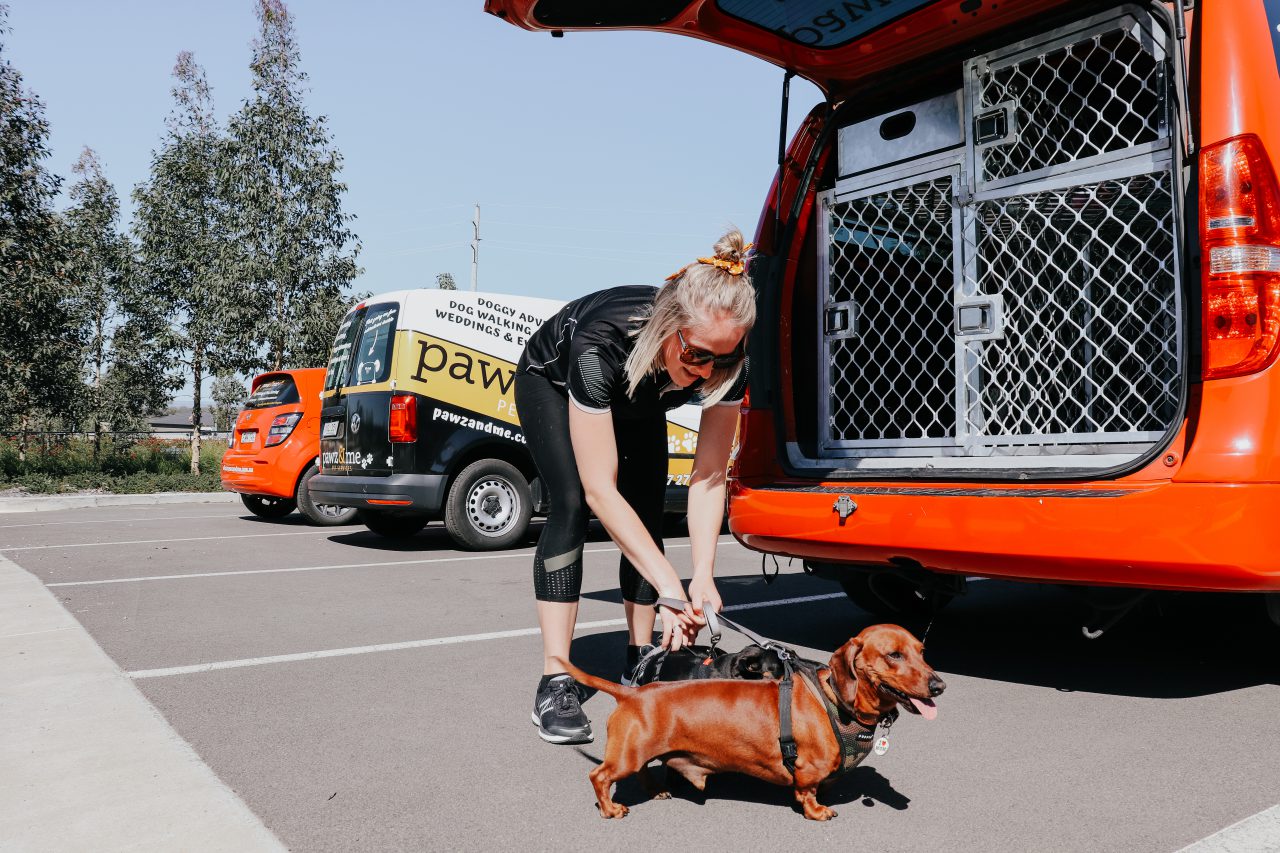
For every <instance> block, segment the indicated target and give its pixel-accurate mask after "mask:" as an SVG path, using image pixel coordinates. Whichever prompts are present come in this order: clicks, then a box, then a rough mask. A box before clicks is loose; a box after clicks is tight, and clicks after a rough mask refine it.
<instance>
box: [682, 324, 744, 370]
mask: <svg viewBox="0 0 1280 853" xmlns="http://www.w3.org/2000/svg"><path fill="white" fill-rule="evenodd" d="M676 338H677V339H678V340H679V341H680V360H681V361H682V362H684V363H685V364H691V365H694V366H697V365H702V364H706V363H707V362H711V366H712V367H714V368H715V369H716V370H724V369H726V368H729V367H735V366H736V365H737V364H738V362H740V361H742V358H743V356H745V355H746V351H745V350H744V349H743V345H744V344H745V343H746V340H747V339H746V338H745V337H744V338H743V339H742V340H740V341H738V345H737V346H736V347H734V350H733V352H731V353H729V354H728V355H716V354H715V353H713V352H707V351H706V350H704V349H701V348H699V347H691V346H689V345H688V344H687V343H685V340H684V333H683V332H681V331H680V330H679V329H676Z"/></svg>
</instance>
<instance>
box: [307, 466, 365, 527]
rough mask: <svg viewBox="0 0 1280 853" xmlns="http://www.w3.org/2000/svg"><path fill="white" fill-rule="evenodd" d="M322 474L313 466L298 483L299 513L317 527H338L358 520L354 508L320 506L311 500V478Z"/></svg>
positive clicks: (331, 505)
mask: <svg viewBox="0 0 1280 853" xmlns="http://www.w3.org/2000/svg"><path fill="white" fill-rule="evenodd" d="M319 473H320V469H319V468H317V467H316V466H314V465H312V466H311V467H310V468H308V469H307V473H305V474H303V475H302V479H301V480H300V481H299V482H298V497H297V500H298V512H300V513H302V515H303V517H304V518H306V519H307V521H309V522H310V523H311V524H314V525H316V526H317V527H337V526H338V525H340V524H351V523H352V522H354V521H355V520H356V508H355V507H353V506H337V505H336V504H318V503H316V502H315V501H314V500H312V499H311V485H310V484H311V478H312V477H314V476H316V474H319Z"/></svg>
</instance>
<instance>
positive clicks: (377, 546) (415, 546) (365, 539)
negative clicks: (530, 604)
mask: <svg viewBox="0 0 1280 853" xmlns="http://www.w3.org/2000/svg"><path fill="white" fill-rule="evenodd" d="M541 533H542V521H541V520H540V519H539V520H535V521H534V522H532V523H531V524H530V525H529V531H528V533H526V534H525V535H524V538H523V539H521V541H519V542H517V543H516V544H515V545H512V546H511V547H510V548H509V549H506V550H507V551H517V550H520V549H521V548H533V547H535V546H536V545H537V544H538V536H539V535H540V534H541ZM329 541H330V542H337V543H339V544H341V545H350V546H352V547H355V548H367V549H369V550H373V551H388V552H395V553H406V552H409V553H419V552H426V551H457V550H459V549H458V544H457V543H456V542H454V541H453V538H452V537H451V536H450V535H449V532H448V531H447V530H445V527H444V522H441V521H433V522H430V523H429V524H427V526H426V527H424V528H422V530H421V531H420V532H419V533H417V534H415V535H413V536H409V537H406V538H404V539H395V538H391V537H388V536H383V535H381V534H378V533H374V532H373V531H372V530H370V529H369V528H367V527H364V526H363V525H357V526H355V527H353V528H349V529H347V530H345V531H344V532H342V533H335V534H334V535H333V536H330V537H329ZM587 541H588V542H608V541H610V539H609V534H607V533H605V531H604V528H603V527H601V526H600V525H599V524H598V523H596V522H592V524H591V526H590V527H589V528H588V530H587ZM474 553H476V554H493V555H495V556H501V555H502V554H504V553H506V551H476V552H474ZM512 556H517V555H514V554H513V555H512Z"/></svg>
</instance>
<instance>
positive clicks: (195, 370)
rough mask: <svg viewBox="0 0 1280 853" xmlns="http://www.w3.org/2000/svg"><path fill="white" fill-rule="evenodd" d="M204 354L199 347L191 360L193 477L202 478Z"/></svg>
mask: <svg viewBox="0 0 1280 853" xmlns="http://www.w3.org/2000/svg"><path fill="white" fill-rule="evenodd" d="M203 356H204V353H202V352H201V351H200V348H198V347H197V349H196V352H195V354H194V357H193V358H192V359H191V373H192V382H194V383H195V385H194V390H193V392H192V395H191V475H192V476H193V477H199V476H200V384H201V383H202V382H203V381H204V358H203Z"/></svg>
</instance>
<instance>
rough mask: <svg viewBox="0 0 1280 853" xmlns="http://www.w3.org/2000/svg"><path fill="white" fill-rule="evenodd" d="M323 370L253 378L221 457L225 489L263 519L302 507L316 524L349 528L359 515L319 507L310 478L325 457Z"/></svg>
mask: <svg viewBox="0 0 1280 853" xmlns="http://www.w3.org/2000/svg"><path fill="white" fill-rule="evenodd" d="M324 373H325V371H324V368H323V367H314V368H307V369H303V370H280V371H275V372H272V373H263V374H261V375H260V376H255V377H254V379H253V385H252V390H251V392H250V394H249V399H248V400H247V401H246V402H245V404H244V410H243V411H241V412H240V414H239V415H238V416H237V417H236V423H235V428H234V429H233V430H232V431H231V437H230V438H229V439H228V440H227V452H226V455H225V456H223V457H222V487H223V488H224V489H227V490H228V491H231V492H239V493H240V500H241V501H243V502H244V505H245V506H246V507H247V508H248V509H249V511H250V512H252V513H253V514H254V515H256V516H259V517H261V518H283V517H284V516H286V515H288V514H289V513H291V512H293V511H294V510H295V509H297V510H298V511H299V512H301V513H302V515H303V517H304V518H306V519H307V521H309V522H310V523H312V524H317V525H322V526H329V525H338V524H350V523H352V522H354V521H355V515H356V511H355V510H354V509H350V508H348V507H340V506H333V505H330V504H324V503H316V501H315V500H314V499H313V497H312V494H311V488H310V484H311V480H312V478H313V477H315V476H316V473H317V468H316V458H317V457H318V456H319V455H320V389H321V388H323V387H324Z"/></svg>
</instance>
